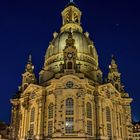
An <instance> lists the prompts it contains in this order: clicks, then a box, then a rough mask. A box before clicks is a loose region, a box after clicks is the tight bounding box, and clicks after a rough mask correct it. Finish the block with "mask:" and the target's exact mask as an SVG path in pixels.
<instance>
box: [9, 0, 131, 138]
mask: <svg viewBox="0 0 140 140" xmlns="http://www.w3.org/2000/svg"><path fill="white" fill-rule="evenodd" d="M62 19H63V22H62V23H63V25H62V27H61V29H60V32H59V33H56V32H54V34H53V36H54V38H53V40H52V41H51V42H50V44H49V46H48V48H47V51H46V55H45V62H44V67H43V69H42V70H41V71H40V73H39V82H37V80H36V77H35V74H34V71H33V70H34V66H33V64H32V59H31V56H30V57H29V61H28V63H27V65H26V69H25V72H24V73H23V74H22V77H23V78H22V85H21V86H20V88H19V91H18V92H17V94H16V95H15V96H14V97H13V98H12V99H11V103H12V122H11V128H12V129H11V139H18V140H25V139H36V140H108V139H112V140H131V139H132V125H131V106H130V103H131V102H132V99H131V98H129V95H128V93H126V92H125V90H124V88H123V86H122V83H121V74H120V73H119V72H118V67H117V64H116V61H115V59H114V57H112V60H111V64H110V66H109V73H108V76H107V78H106V80H103V78H102V71H101V70H100V68H99V64H98V54H97V52H96V49H95V46H94V43H93V41H91V40H90V38H89V33H88V32H85V33H84V32H83V29H82V27H81V11H80V10H79V9H78V7H77V6H76V5H75V4H74V3H73V2H70V3H69V4H68V5H67V6H66V8H65V9H64V10H63V11H62Z"/></svg>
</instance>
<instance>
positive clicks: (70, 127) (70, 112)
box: [65, 98, 74, 133]
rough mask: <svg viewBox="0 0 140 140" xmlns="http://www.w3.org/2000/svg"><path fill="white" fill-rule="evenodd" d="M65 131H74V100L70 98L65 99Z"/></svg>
mask: <svg viewBox="0 0 140 140" xmlns="http://www.w3.org/2000/svg"><path fill="white" fill-rule="evenodd" d="M65 132H66V133H73V132H74V100H73V99H72V98H67V99H66V119H65Z"/></svg>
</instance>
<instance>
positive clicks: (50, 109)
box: [48, 103, 53, 119]
mask: <svg viewBox="0 0 140 140" xmlns="http://www.w3.org/2000/svg"><path fill="white" fill-rule="evenodd" d="M48 118H49V119H51V118H53V103H50V104H49V106H48Z"/></svg>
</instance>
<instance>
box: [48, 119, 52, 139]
mask: <svg viewBox="0 0 140 140" xmlns="http://www.w3.org/2000/svg"><path fill="white" fill-rule="evenodd" d="M52 133H53V121H48V135H49V136H50V135H52Z"/></svg>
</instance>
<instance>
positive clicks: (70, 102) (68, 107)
mask: <svg viewBox="0 0 140 140" xmlns="http://www.w3.org/2000/svg"><path fill="white" fill-rule="evenodd" d="M73 113H74V103H73V99H72V98H68V99H67V100H66V115H73Z"/></svg>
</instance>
